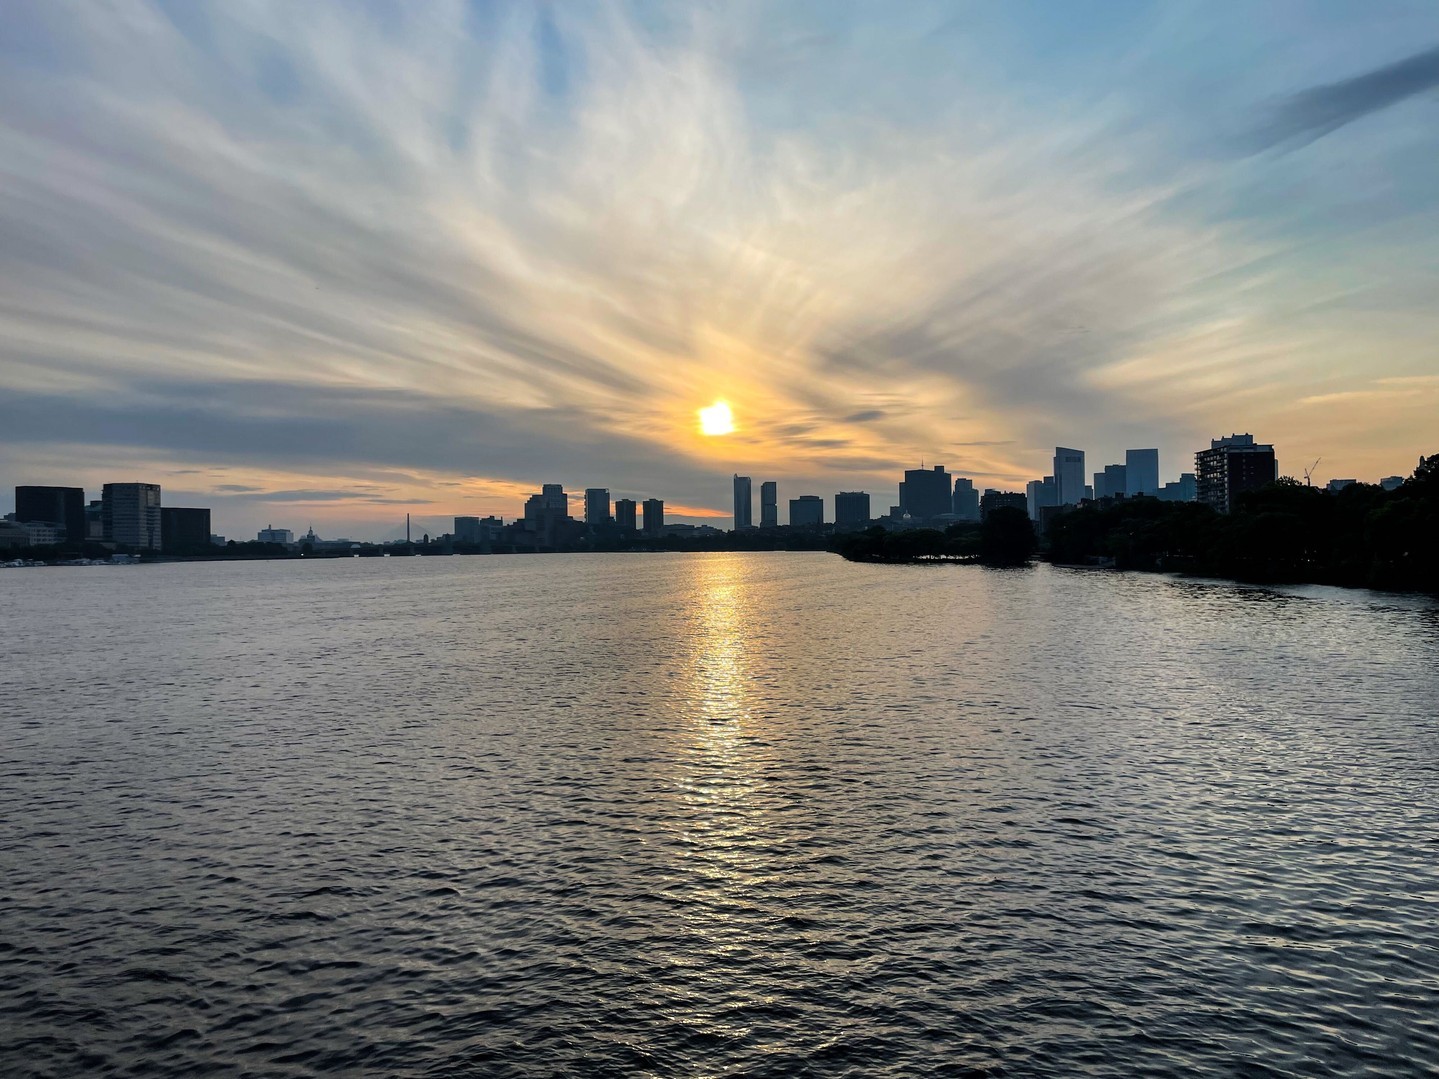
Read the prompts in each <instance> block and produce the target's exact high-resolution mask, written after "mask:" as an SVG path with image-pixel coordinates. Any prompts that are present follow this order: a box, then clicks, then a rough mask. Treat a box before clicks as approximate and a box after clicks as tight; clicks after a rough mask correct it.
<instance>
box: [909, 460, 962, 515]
mask: <svg viewBox="0 0 1439 1079" xmlns="http://www.w3.org/2000/svg"><path fill="white" fill-rule="evenodd" d="M953 506H954V489H953V488H952V487H951V486H950V483H949V473H948V472H946V471H945V468H944V466H943V465H935V466H934V467H933V468H909V469H905V473H904V482H903V483H901V484H900V485H899V507H900V512H901V513H907V514H909V515H910V516H911V517H913V518H914V519H915V520H918V521H924V520H928V519H929V518H931V517H938V516H940V515H941V514H945V513H949V512H950V510H951V509H952V508H953Z"/></svg>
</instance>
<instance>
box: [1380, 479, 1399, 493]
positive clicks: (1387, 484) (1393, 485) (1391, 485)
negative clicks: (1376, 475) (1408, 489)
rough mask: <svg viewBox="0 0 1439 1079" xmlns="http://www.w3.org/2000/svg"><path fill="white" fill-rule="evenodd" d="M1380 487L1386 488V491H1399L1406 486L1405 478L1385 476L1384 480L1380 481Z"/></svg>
mask: <svg viewBox="0 0 1439 1079" xmlns="http://www.w3.org/2000/svg"><path fill="white" fill-rule="evenodd" d="M1379 486H1380V487H1382V488H1384V490H1386V491H1397V490H1398V489H1399V488H1400V487H1403V486H1404V477H1403V476H1385V477H1384V478H1383V479H1382V480H1380V481H1379Z"/></svg>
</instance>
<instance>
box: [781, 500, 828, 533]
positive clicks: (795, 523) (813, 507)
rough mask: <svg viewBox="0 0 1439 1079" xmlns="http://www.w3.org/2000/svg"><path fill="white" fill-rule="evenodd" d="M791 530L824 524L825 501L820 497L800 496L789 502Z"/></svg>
mask: <svg viewBox="0 0 1439 1079" xmlns="http://www.w3.org/2000/svg"><path fill="white" fill-rule="evenodd" d="M789 523H790V527H791V528H803V527H808V526H811V525H822V524H824V499H823V498H821V497H820V496H819V495H800V496H799V497H798V498H791V499H790V500H789Z"/></svg>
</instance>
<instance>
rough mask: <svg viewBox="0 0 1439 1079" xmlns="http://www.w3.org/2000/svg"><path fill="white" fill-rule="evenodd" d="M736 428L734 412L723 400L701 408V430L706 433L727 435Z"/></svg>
mask: <svg viewBox="0 0 1439 1079" xmlns="http://www.w3.org/2000/svg"><path fill="white" fill-rule="evenodd" d="M733 430H734V413H733V412H731V411H730V408H729V405H727V404H725V403H724V402H723V401H716V402H715V403H714V404H712V405H710V407H709V408H702V409H700V431H701V433H703V434H706V435H727V434H729V433H730V432H731V431H733Z"/></svg>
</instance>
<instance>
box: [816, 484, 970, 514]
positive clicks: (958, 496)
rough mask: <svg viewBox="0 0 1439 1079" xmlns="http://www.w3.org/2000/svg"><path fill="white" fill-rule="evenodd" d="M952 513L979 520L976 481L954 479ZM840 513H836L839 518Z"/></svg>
mask: <svg viewBox="0 0 1439 1079" xmlns="http://www.w3.org/2000/svg"><path fill="white" fill-rule="evenodd" d="M950 512H951V513H953V514H954V515H955V516H956V517H958V518H959V519H960V520H961V521H977V520H979V492H978V491H976V490H975V489H974V481H973V480H968V479H965V478H964V477H963V476H956V477H955V479H954V497H953V499H952V500H951V503H950ZM838 514H839V511H838V510H836V511H835V515H836V517H838Z"/></svg>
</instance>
